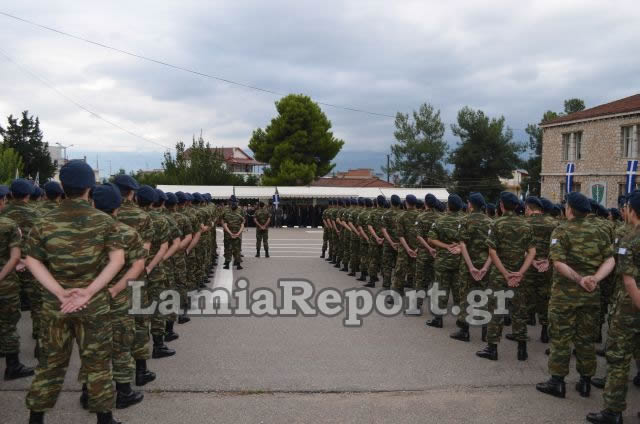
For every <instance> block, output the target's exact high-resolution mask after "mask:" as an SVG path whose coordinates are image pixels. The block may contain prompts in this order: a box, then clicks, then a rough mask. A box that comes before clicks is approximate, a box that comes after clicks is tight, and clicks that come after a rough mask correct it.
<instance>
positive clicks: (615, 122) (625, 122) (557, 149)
mask: <svg viewBox="0 0 640 424" xmlns="http://www.w3.org/2000/svg"><path fill="white" fill-rule="evenodd" d="M540 126H541V127H542V129H543V133H542V134H543V135H542V172H541V179H542V182H541V183H542V196H544V197H547V198H549V199H550V200H552V201H553V202H560V201H561V200H562V199H564V196H565V194H566V181H567V164H569V163H573V164H574V172H573V190H572V191H580V192H581V193H583V194H585V195H586V196H587V197H590V198H594V199H596V200H598V201H599V202H600V203H601V204H602V205H604V206H606V207H609V208H611V207H615V206H616V205H617V199H618V196H619V195H621V194H625V192H626V177H627V164H628V162H629V161H631V160H637V159H639V158H640V147H639V146H638V141H639V138H640V94H636V95H633V96H630V97H626V98H624V99H620V100H616V101H613V102H611V103H607V104H603V105H600V106H596V107H593V108H590V109H585V110H582V111H580V112H576V113H572V114H569V115H565V116H561V117H558V118H556V119H553V120H550V121H546V122H543V123H541V124H540ZM638 182H640V179H638ZM636 187H637V184H636Z"/></svg>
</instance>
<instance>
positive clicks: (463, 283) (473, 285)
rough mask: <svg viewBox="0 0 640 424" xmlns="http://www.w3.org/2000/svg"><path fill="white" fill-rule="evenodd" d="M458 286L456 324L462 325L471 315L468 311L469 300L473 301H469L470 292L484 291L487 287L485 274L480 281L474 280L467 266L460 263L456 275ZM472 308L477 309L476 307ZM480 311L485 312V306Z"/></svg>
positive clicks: (470, 311) (470, 310) (469, 310)
mask: <svg viewBox="0 0 640 424" xmlns="http://www.w3.org/2000/svg"><path fill="white" fill-rule="evenodd" d="M458 284H459V285H460V295H459V299H460V314H459V315H458V322H459V323H460V324H462V323H465V322H466V321H467V317H468V316H469V315H472V313H473V311H472V309H470V306H471V303H470V300H473V297H471V299H470V295H471V292H472V291H474V290H484V289H486V288H487V285H488V277H487V274H485V276H484V278H483V279H482V280H480V281H476V280H474V278H473V277H472V276H471V273H470V272H469V268H467V264H466V263H462V264H461V265H460V271H459V274H458ZM473 308H474V309H477V308H476V307H473ZM480 309H482V310H487V305H485V306H483V307H480Z"/></svg>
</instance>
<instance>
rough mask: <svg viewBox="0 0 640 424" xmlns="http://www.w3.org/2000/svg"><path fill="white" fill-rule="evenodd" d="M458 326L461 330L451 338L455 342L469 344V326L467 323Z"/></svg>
mask: <svg viewBox="0 0 640 424" xmlns="http://www.w3.org/2000/svg"><path fill="white" fill-rule="evenodd" d="M457 324H458V326H459V327H460V329H459V330H458V331H456V332H455V333H453V334H451V335H450V336H449V337H451V338H452V339H454V340H460V341H461V342H468V341H469V340H471V336H470V335H469V324H467V323H466V322H464V323H457Z"/></svg>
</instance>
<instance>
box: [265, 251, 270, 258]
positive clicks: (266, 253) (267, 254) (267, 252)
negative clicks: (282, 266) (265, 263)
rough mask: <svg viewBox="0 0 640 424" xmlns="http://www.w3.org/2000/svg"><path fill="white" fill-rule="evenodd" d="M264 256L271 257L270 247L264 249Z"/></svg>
mask: <svg viewBox="0 0 640 424" xmlns="http://www.w3.org/2000/svg"><path fill="white" fill-rule="evenodd" d="M264 257H265V258H268V257H269V249H264Z"/></svg>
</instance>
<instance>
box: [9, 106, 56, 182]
mask: <svg viewBox="0 0 640 424" xmlns="http://www.w3.org/2000/svg"><path fill="white" fill-rule="evenodd" d="M7 120H8V125H7V128H6V129H3V128H2V127H0V135H1V136H2V139H3V143H4V146H5V147H10V148H12V149H14V150H15V151H16V152H18V154H20V156H21V157H22V160H23V161H24V171H23V172H24V175H23V176H27V177H31V178H35V177H36V175H39V176H40V178H39V179H40V181H39V183H40V184H44V183H45V182H46V181H47V180H49V179H50V178H51V177H53V175H54V173H55V171H56V167H55V165H54V163H53V161H52V160H51V155H50V154H49V144H48V143H46V142H44V141H43V134H42V131H41V130H40V120H39V119H38V118H37V117H36V118H34V117H33V116H29V111H26V110H25V111H24V112H22V119H20V120H18V119H17V118H14V117H13V115H9V117H8V118H7Z"/></svg>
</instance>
